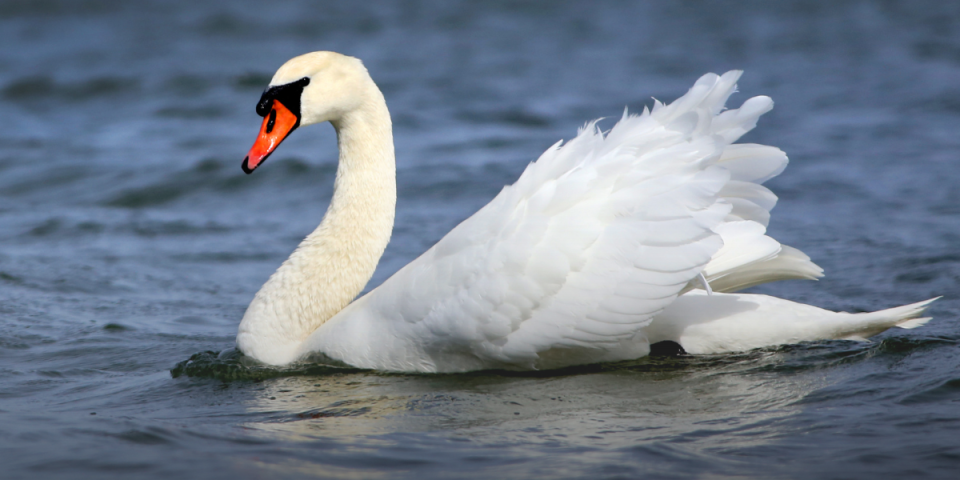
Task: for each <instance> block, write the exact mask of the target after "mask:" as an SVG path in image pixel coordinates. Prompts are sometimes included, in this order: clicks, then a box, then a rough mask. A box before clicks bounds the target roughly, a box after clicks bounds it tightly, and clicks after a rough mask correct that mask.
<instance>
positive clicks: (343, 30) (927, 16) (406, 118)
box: [0, 0, 960, 479]
mask: <svg viewBox="0 0 960 480" xmlns="http://www.w3.org/2000/svg"><path fill="white" fill-rule="evenodd" d="M214 3H223V4H224V5H219V6H214V5H213V4H214ZM0 45H3V47H2V48H0V107H2V111H3V128H2V129H0V477H2V478H5V479H7V478H10V479H13V478H45V479H46V478H157V479H167V478H203V479H211V478H417V479H423V478H543V477H550V478H678V479H681V478H683V479H685V478H744V477H747V478H870V479H873V478H956V475H957V472H958V471H960V302H958V300H957V291H958V284H960V188H958V185H960V163H958V162H960V3H958V2H937V1H930V2H917V1H901V2H896V1H892V2H882V3H881V2H853V1H851V2H814V1H810V2H796V1H795V2H788V1H784V2H761V1H756V2H737V3H720V2H669V3H668V2H603V3H601V2H526V1H520V2H506V1H504V2H466V1H459V2H455V1H443V2H440V1H437V2H417V1H409V2H350V3H348V2H310V1H300V2H283V3H282V4H281V3H280V2H254V1H234V2H229V3H228V2H188V1H185V0H178V1H169V0H168V1H152V2H151V1H139V2H120V1H115V2H114V1H107V0H76V1H67V0H4V1H3V2H0ZM312 50H336V51H341V52H344V53H347V54H351V55H354V56H357V57H360V58H362V59H363V60H364V61H365V63H366V65H367V66H368V68H369V69H370V71H371V73H372V75H373V76H374V79H375V80H376V81H377V82H378V83H379V85H380V86H381V87H382V89H383V90H384V93H385V95H386V97H387V101H388V104H389V106H390V108H391V110H392V112H393V115H394V123H395V136H396V139H397V162H398V173H397V176H398V182H399V195H400V199H399V202H398V215H397V226H396V229H395V231H394V236H393V241H392V243H391V244H390V246H389V247H388V249H387V252H386V255H385V257H384V259H383V261H382V262H381V265H380V267H379V270H378V271H377V273H376V275H375V277H374V279H373V281H372V282H371V284H372V285H377V284H379V283H380V282H382V281H383V280H384V279H385V278H387V277H388V276H389V275H390V274H391V273H392V272H394V271H396V270H397V269H398V268H400V267H401V266H402V265H404V264H405V263H406V262H408V261H409V260H411V259H412V258H414V257H416V256H417V255H419V254H420V253H421V252H423V251H424V250H425V249H427V248H428V247H429V246H430V245H431V244H433V242H435V241H436V240H438V239H439V238H440V237H441V236H442V235H443V234H444V233H445V232H446V231H448V230H449V229H450V228H451V227H452V226H454V225H456V224H457V223H458V222H459V221H461V220H463V219H464V218H466V217H467V216H469V215H470V214H471V213H472V212H474V211H475V210H476V209H477V208H479V207H480V206H482V205H484V204H485V203H486V202H487V201H489V200H490V199H491V198H492V197H493V196H494V195H495V194H496V193H497V192H498V191H499V189H500V188H501V186H502V185H503V184H506V183H511V182H512V181H513V180H514V179H515V178H516V177H517V175H518V174H519V173H520V172H521V171H522V169H523V168H524V166H525V165H526V164H527V162H529V161H531V160H533V159H535V158H536V157H537V156H538V155H539V154H540V152H542V151H543V150H544V149H545V148H546V147H548V146H549V145H551V144H553V143H554V142H555V141H556V140H558V139H561V138H570V137H572V136H573V135H574V134H575V132H576V129H577V128H578V127H579V126H580V125H582V124H583V122H585V121H586V120H589V119H592V118H597V117H618V116H619V115H620V114H621V112H622V109H623V107H624V106H628V107H630V108H631V109H632V110H639V109H641V108H642V106H643V105H650V104H651V102H652V100H651V97H656V98H658V99H661V100H672V99H674V98H676V97H677V96H679V95H681V94H682V93H683V92H685V91H686V89H687V88H689V86H690V85H692V84H693V82H694V81H695V80H696V79H697V78H698V77H699V76H700V75H701V74H703V73H705V72H708V71H714V72H723V71H726V70H729V69H734V68H740V69H745V70H746V74H745V75H744V76H743V78H742V81H741V82H740V90H741V91H742V92H744V93H743V94H738V95H735V96H734V97H733V98H732V99H731V104H733V105H739V103H740V102H742V101H743V100H745V99H746V98H748V96H753V95H759V94H765V95H770V96H772V97H773V98H774V100H775V101H776V102H777V106H776V108H775V110H774V111H773V112H772V113H770V114H768V115H767V116H765V117H764V118H763V119H762V120H761V122H760V126H759V128H758V129H757V130H756V131H755V132H753V133H751V134H749V135H748V136H747V137H745V138H744V141H750V142H760V143H767V144H771V145H776V146H778V147H780V148H782V149H784V150H785V151H786V152H787V153H788V154H789V155H790V158H791V164H790V166H789V167H788V169H787V170H786V172H785V173H784V174H783V175H782V176H781V177H778V178H776V179H774V180H773V181H771V182H769V184H768V186H770V187H771V188H772V189H773V190H774V192H776V193H777V194H778V195H779V196H780V204H779V206H778V207H777V208H776V209H775V210H774V215H773V220H772V222H771V225H770V230H769V231H770V233H771V235H773V236H774V237H775V238H777V239H779V240H781V241H782V242H784V243H786V244H788V245H793V246H796V247H798V248H801V249H802V250H803V251H805V252H806V253H808V254H809V255H810V256H811V257H813V259H814V260H815V261H816V262H817V263H819V264H820V265H821V266H823V267H824V268H825V270H826V274H827V276H826V277H825V278H824V279H823V280H821V281H820V282H798V281H791V282H782V283H780V284H773V285H766V286H762V287H759V288H756V289H754V290H755V291H759V292H763V293H769V294H774V295H777V296H781V297H785V298H789V299H793V300H797V301H801V302H805V303H811V304H814V305H818V306H822V307H825V308H830V309H836V310H847V311H865V310H876V309H881V308H887V307H891V306H895V305H900V304H905V303H911V302H916V301H920V300H924V299H927V298H930V297H934V296H938V295H943V296H944V298H943V299H941V300H940V301H938V302H937V303H936V304H934V306H933V307H932V308H931V309H930V314H932V315H933V316H934V320H933V321H931V322H930V323H929V324H928V325H927V326H925V327H923V328H920V329H916V330H909V331H906V330H899V329H895V330H894V331H889V332H886V333H884V334H882V335H880V336H879V337H877V338H875V341H874V342H872V343H869V344H861V343H852V342H843V341H835V342H819V343H811V344H804V345H798V346H785V347H781V348H775V349H766V350H760V351H753V352H747V353H744V354H740V355H727V356H706V357H678V358H671V357H659V358H652V359H642V360H638V361H635V362H628V363H623V364H615V365H603V366H591V367H584V368H579V369H572V370H566V371H561V372H544V373H538V374H526V375H520V374H503V373H497V372H492V373H490V372H485V373H476V374H469V375H387V374H379V373H373V372H366V371H354V370H344V369H335V368H328V367H321V366H301V367H297V368H293V369H287V370H279V371H278V370H271V369H265V368H262V367H258V366H257V365H252V364H250V363H249V362H246V361H244V360H243V359H241V358H238V356H237V354H236V352H234V351H232V350H231V348H232V346H233V341H234V335H235V332H236V327H237V324H238V322H239V320H240V317H241V316H242V314H243V311H244V309H245V307H246V305H247V303H248V302H249V301H250V299H251V298H252V296H253V294H254V293H255V292H256V290H257V289H258V288H259V286H260V285H261V284H262V283H263V282H264V281H265V280H266V278H267V277H268V276H269V275H270V273H272V272H273V270H274V269H275V268H276V267H277V266H278V265H279V264H280V262H281V261H283V259H284V258H286V256H287V255H288V254H289V253H290V251H291V250H292V249H293V248H294V247H295V246H296V244H297V243H298V242H299V240H300V239H301V238H302V237H303V236H304V235H305V234H306V233H308V232H309V231H310V230H312V228H313V227H314V226H315V225H316V224H317V223H318V222H319V220H320V218H321V216H322V214H323V212H324V209H325V208H326V204H327V202H328V200H329V196H330V193H331V189H332V180H333V176H334V173H335V170H336V163H335V162H336V158H337V157H336V142H335V137H334V135H333V131H332V128H330V127H329V126H326V125H324V126H315V127H311V128H304V129H302V130H299V131H297V132H296V133H294V135H293V136H292V137H291V138H290V139H289V140H288V141H287V142H285V143H284V144H283V145H282V146H281V147H280V149H279V150H278V152H277V153H276V154H275V155H274V156H273V157H272V158H271V159H270V161H269V162H268V163H267V164H266V165H265V166H264V167H263V168H261V169H258V170H257V172H256V174H255V175H251V176H247V175H244V174H243V173H242V171H241V169H240V162H241V160H242V159H243V156H244V155H245V154H246V152H247V150H248V149H249V147H250V145H251V144H252V142H253V140H254V137H255V135H256V132H257V130H258V128H259V125H260V121H261V119H260V118H259V117H258V116H257V115H256V114H255V112H254V107H255V104H256V102H257V100H258V99H259V96H260V92H261V91H262V89H263V88H264V86H265V85H266V83H267V82H268V81H269V78H270V76H271V75H272V73H273V71H274V70H275V69H276V68H277V67H278V66H279V65H280V64H281V63H283V62H284V61H285V60H287V59H288V58H290V57H292V56H295V55H298V54H301V53H305V52H307V51H312ZM608 122H609V121H608ZM606 125H610V124H609V123H607V124H606ZM204 352H213V353H204ZM218 352H222V353H218ZM194 355H196V357H194V361H193V362H192V363H190V364H189V367H188V368H187V367H183V366H181V367H177V365H178V364H181V365H186V364H182V363H181V362H184V361H186V360H187V359H188V358H191V356H194Z"/></svg>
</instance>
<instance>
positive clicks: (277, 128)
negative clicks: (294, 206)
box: [241, 100, 300, 174]
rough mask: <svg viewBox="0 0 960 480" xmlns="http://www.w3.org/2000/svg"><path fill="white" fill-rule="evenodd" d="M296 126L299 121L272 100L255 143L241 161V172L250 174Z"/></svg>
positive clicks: (280, 104)
mask: <svg viewBox="0 0 960 480" xmlns="http://www.w3.org/2000/svg"><path fill="white" fill-rule="evenodd" d="M298 126H300V119H299V118H297V116H296V115H294V113H293V112H291V111H290V109H288V108H287V107H286V106H284V105H283V104H282V103H280V102H278V101H277V100H273V105H272V106H271V107H270V113H268V114H267V115H264V116H263V125H261V126H260V135H259V136H258V137H257V141H256V142H254V144H253V146H252V147H250V153H248V154H247V158H244V159H243V165H241V167H242V168H243V171H244V172H246V173H248V174H249V173H252V172H253V170H254V169H255V168H257V167H258V166H259V165H260V164H261V163H263V161H264V160H266V159H267V157H269V156H270V154H271V153H273V151H274V150H276V148H277V146H278V145H280V142H282V141H283V139H284V138H287V135H290V132H292V131H294V130H296V128H297V127H298Z"/></svg>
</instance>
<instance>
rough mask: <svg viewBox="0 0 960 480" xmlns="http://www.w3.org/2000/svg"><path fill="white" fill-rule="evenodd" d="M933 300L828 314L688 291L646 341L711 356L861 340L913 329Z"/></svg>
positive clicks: (767, 300) (769, 300) (762, 298)
mask: <svg viewBox="0 0 960 480" xmlns="http://www.w3.org/2000/svg"><path fill="white" fill-rule="evenodd" d="M935 300H937V299H936V298H934V299H930V300H926V301H923V302H919V303H914V304H910V305H904V306H900V307H895V308H889V309H886V310H880V311H876V312H865V313H843V312H831V311H829V310H824V309H822V308H818V307H814V306H811V305H804V304H800V303H796V302H791V301H789V300H783V299H779V298H775V297H769V296H766V295H751V294H724V293H714V294H713V295H707V294H705V293H703V292H702V291H693V292H690V293H688V294H686V295H684V296H682V297H680V298H678V299H677V300H676V301H675V302H674V303H673V304H671V305H670V306H669V307H667V308H666V309H665V310H664V311H663V312H662V313H661V314H660V315H657V317H656V318H654V320H653V322H651V324H650V325H649V326H648V327H647V328H646V329H645V331H646V334H647V338H648V339H649V341H650V343H656V342H660V341H665V340H668V341H673V342H676V343H678V344H680V346H682V347H683V349H684V350H686V351H687V352H688V353H691V354H716V353H731V352H742V351H747V350H752V349H755V348H762V347H771V346H776V345H786V344H795V343H800V342H809V341H817V340H856V341H866V339H867V338H869V337H872V336H874V335H877V334H879V333H881V332H884V331H886V330H887V329H890V328H892V327H899V328H916V327H919V326H922V325H924V324H926V323H927V322H928V321H929V320H930V318H929V317H922V316H921V315H923V313H924V311H925V310H926V309H927V308H928V307H929V306H930V304H931V303H932V302H934V301H935Z"/></svg>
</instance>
